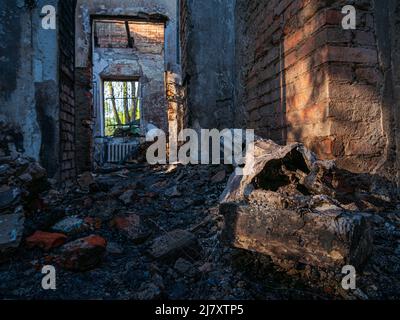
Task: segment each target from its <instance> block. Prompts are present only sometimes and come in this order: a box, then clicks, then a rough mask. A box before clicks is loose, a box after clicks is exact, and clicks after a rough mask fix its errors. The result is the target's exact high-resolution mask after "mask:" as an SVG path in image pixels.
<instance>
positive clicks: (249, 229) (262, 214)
mask: <svg viewBox="0 0 400 320" xmlns="http://www.w3.org/2000/svg"><path fill="white" fill-rule="evenodd" d="M254 154H255V156H254V157H253V158H251V157H250V155H248V156H247V161H246V166H245V168H244V172H245V173H247V174H245V175H243V176H239V175H237V174H236V173H234V174H233V175H232V176H231V177H230V180H229V182H228V186H227V188H226V190H225V191H224V193H223V195H222V197H221V205H220V212H221V214H222V215H223V216H224V217H225V228H224V233H223V239H224V240H225V241H226V242H228V243H229V244H230V245H232V246H234V247H237V248H242V249H247V250H251V251H255V252H259V253H262V254H266V255H268V256H270V257H272V258H273V260H274V261H275V262H276V263H278V264H280V265H282V266H289V268H293V267H295V266H296V265H309V266H313V267H318V268H322V269H327V270H335V271H336V272H340V270H341V268H342V267H343V266H345V265H349V264H350V265H353V266H355V267H357V268H359V267H361V266H363V265H364V264H365V263H366V261H367V259H368V258H369V257H370V255H371V253H372V250H373V233H372V230H371V224H370V219H369V215H368V213H371V212H380V211H384V210H391V209H393V207H394V205H395V203H396V201H395V200H396V199H395V194H394V193H393V191H392V190H396V188H395V186H392V185H391V184H390V183H388V182H387V181H384V180H383V179H382V178H378V177H371V176H367V175H358V174H353V173H350V172H347V171H345V170H340V169H338V168H337V167H336V166H335V163H334V162H333V161H318V159H317V158H316V156H315V155H314V154H313V153H312V152H310V151H309V150H307V149H306V148H305V147H304V146H303V145H301V144H298V143H294V144H290V145H287V146H279V145H277V144H275V143H274V142H272V141H270V140H258V141H256V142H255V143H254Z"/></svg>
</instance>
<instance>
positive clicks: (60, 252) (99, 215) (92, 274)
mask: <svg viewBox="0 0 400 320" xmlns="http://www.w3.org/2000/svg"><path fill="white" fill-rule="evenodd" d="M231 170H232V169H230V168H229V167H226V166H209V167H208V166H195V167H190V166H189V167H182V166H179V167H168V166H158V167H153V166H147V165H142V164H138V165H131V166H129V167H127V168H125V169H120V170H116V171H114V170H111V172H109V173H103V174H97V175H91V174H85V175H83V176H82V177H81V179H80V180H79V185H78V186H70V189H69V190H63V191H56V190H55V189H52V190H50V191H46V192H44V193H41V194H40V195H37V196H36V197H35V198H34V199H33V200H32V199H31V201H30V205H31V208H30V209H31V210H32V211H31V213H30V214H29V215H26V220H25V224H24V231H23V232H24V236H23V240H22V242H21V245H20V246H19V249H18V250H17V251H16V252H13V253H12V254H11V255H9V257H8V259H7V260H6V261H5V262H3V263H2V264H1V265H0V299H161V298H165V299H268V300H270V299H272V300H274V299H367V298H369V299H383V298H385V299H387V298H392V299H394V298H399V294H398V292H400V279H399V277H398V275H399V272H400V213H379V214H374V217H373V224H374V235H375V237H374V241H375V246H374V253H373V255H372V257H371V258H370V259H369V262H368V264H367V266H366V267H365V269H364V272H363V274H362V275H359V276H358V281H357V288H358V289H357V290H356V291H353V292H351V293H350V292H346V291H344V290H341V289H340V288H339V289H338V287H340V282H341V278H342V277H343V276H342V275H340V273H339V274H337V275H327V274H326V273H325V272H324V271H322V270H317V269H310V268H299V267H298V266H296V267H294V268H293V270H289V271H288V270H285V271H284V270H281V269H280V268H279V267H278V266H275V265H274V264H273V263H272V261H271V260H270V259H269V258H268V257H266V256H261V255H259V254H253V253H249V252H244V251H241V250H238V249H231V248H229V247H227V246H225V245H224V244H223V243H222V242H221V241H220V234H221V230H222V227H223V217H221V216H220V215H219V210H218V206H219V197H220V196H221V194H222V192H223V190H224V188H225V187H226V183H227V180H228V177H229V175H230V173H231ZM112 171H113V172H112ZM31 198H32V197H31ZM14 205H15V204H14ZM38 231H40V232H38ZM54 234H56V236H54ZM79 239H83V240H79ZM76 240H78V241H76ZM44 265H54V266H55V267H56V271H57V290H55V291H51V290H50V291H44V290H43V289H42V286H41V283H42V279H43V275H42V273H41V270H42V267H43V266H44ZM328 278H329V279H330V280H327V279H328Z"/></svg>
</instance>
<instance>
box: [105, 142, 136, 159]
mask: <svg viewBox="0 0 400 320" xmlns="http://www.w3.org/2000/svg"><path fill="white" fill-rule="evenodd" d="M137 146H138V145H137V143H110V144H107V145H106V159H107V162H108V163H118V162H121V161H124V160H127V161H129V160H131V159H127V158H126V157H127V156H128V155H129V154H130V153H131V152H132V151H133V150H135V149H136V148H137Z"/></svg>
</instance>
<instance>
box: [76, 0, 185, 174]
mask: <svg viewBox="0 0 400 320" xmlns="http://www.w3.org/2000/svg"><path fill="white" fill-rule="evenodd" d="M96 16H97V17H113V18H118V17H129V18H138V19H142V20H143V21H149V20H157V19H160V18H162V19H164V20H165V19H166V20H167V22H166V25H165V30H164V31H165V37H164V40H165V42H164V50H162V52H159V54H154V53H151V52H144V51H146V50H145V49H146V48H144V47H143V48H138V49H139V50H130V51H129V50H104V49H101V50H96V51H97V52H98V53H97V54H96V55H95V56H92V51H93V47H92V26H91V20H92V18H95V17H96ZM177 16H178V12H177V1H165V0H151V1H144V0H134V1H128V0H113V1H104V0H103V1H102V0H95V1H78V5H77V9H76V31H77V37H76V63H75V65H76V78H77V79H78V80H77V82H76V87H75V92H76V95H77V100H78V101H79V104H77V106H78V108H77V110H76V114H77V119H76V125H77V127H76V130H77V150H78V151H79V152H78V154H79V156H78V157H79V159H80V160H82V162H81V161H80V160H79V161H78V162H79V166H80V168H79V171H80V172H83V171H85V170H87V169H88V168H90V166H91V163H92V152H93V147H92V146H93V139H92V138H93V136H96V134H98V133H100V131H101V129H100V124H99V123H98V121H97V120H98V119H97V115H98V113H97V112H98V109H95V108H94V106H93V101H94V103H95V105H96V107H97V108H98V106H99V103H100V101H101V97H100V96H99V94H98V93H99V92H101V80H100V78H99V77H97V78H95V79H93V78H92V75H95V74H96V73H102V76H107V75H109V76H125V77H130V78H132V77H135V76H137V77H141V82H142V84H144V87H143V91H142V92H143V93H144V96H143V98H144V100H143V108H144V113H145V120H147V121H149V122H152V123H154V124H155V125H157V126H159V127H160V128H163V129H165V130H166V131H168V118H167V110H168V106H167V99H166V94H165V91H166V88H165V77H164V73H165V72H166V71H168V72H171V73H174V74H176V75H177V76H179V75H180V61H179V60H180V59H179V45H178V29H177V28H178V21H177ZM142 49H143V50H144V51H143V50H142ZM150 49H151V48H150ZM147 51H148V50H147ZM107 60H108V61H112V60H114V62H112V63H111V64H110V63H109V62H106V61H107ZM92 61H93V62H96V63H97V65H98V67H97V69H95V70H92ZM107 65H108V67H107ZM101 68H102V69H101ZM100 69H101V70H100ZM118 69H119V70H118ZM124 70H125V71H124ZM125 72H126V73H125ZM89 91H90V92H89ZM96 119H97V120H96Z"/></svg>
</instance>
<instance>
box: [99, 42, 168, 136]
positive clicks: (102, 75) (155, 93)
mask: <svg viewBox="0 0 400 320" xmlns="http://www.w3.org/2000/svg"><path fill="white" fill-rule="evenodd" d="M93 75H94V79H95V80H94V83H96V86H95V89H96V90H95V93H94V94H95V95H96V98H95V101H98V104H97V106H96V115H97V117H96V120H97V121H96V127H95V132H94V133H95V136H100V135H101V136H103V135H104V132H103V127H104V126H103V121H104V119H102V117H103V112H102V101H103V100H102V91H103V88H102V87H103V79H109V78H115V79H118V78H138V79H139V82H140V86H141V99H142V117H143V119H144V120H145V121H146V122H151V123H153V124H154V125H156V126H157V127H159V128H161V129H163V130H165V131H167V125H168V120H167V106H166V98H165V87H164V53H163V52H161V53H157V54H148V53H147V54H146V53H141V52H139V51H137V50H135V49H102V48H96V49H95V50H94V54H93Z"/></svg>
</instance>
